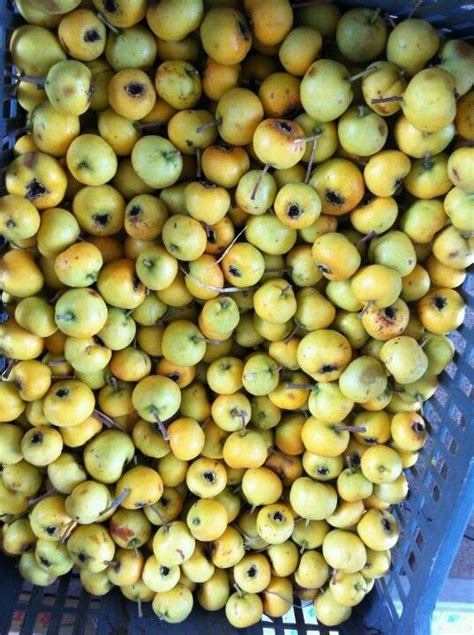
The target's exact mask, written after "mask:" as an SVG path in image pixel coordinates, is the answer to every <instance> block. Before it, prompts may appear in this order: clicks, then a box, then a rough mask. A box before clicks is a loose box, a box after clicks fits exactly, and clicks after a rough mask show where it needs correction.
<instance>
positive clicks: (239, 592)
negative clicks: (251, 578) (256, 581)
mask: <svg viewBox="0 0 474 635" xmlns="http://www.w3.org/2000/svg"><path fill="white" fill-rule="evenodd" d="M232 586H233V587H234V589H235V590H236V591H237V593H238V594H239V598H242V597H244V594H243V591H242V589H241V588H240V587H239V585H238V584H237V582H234V584H233V585H232Z"/></svg>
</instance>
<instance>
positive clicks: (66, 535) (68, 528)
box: [59, 520, 77, 545]
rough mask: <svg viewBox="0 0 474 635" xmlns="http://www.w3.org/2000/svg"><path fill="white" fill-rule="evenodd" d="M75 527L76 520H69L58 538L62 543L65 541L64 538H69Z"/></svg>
mask: <svg viewBox="0 0 474 635" xmlns="http://www.w3.org/2000/svg"><path fill="white" fill-rule="evenodd" d="M76 527H77V522H76V521H75V520H71V522H69V523H68V524H67V525H66V529H65V530H64V533H63V535H62V536H61V538H60V540H59V542H60V543H61V544H62V545H63V544H64V543H65V542H66V540H67V539H68V538H69V536H70V535H71V534H72V532H73V531H74V529H75V528H76Z"/></svg>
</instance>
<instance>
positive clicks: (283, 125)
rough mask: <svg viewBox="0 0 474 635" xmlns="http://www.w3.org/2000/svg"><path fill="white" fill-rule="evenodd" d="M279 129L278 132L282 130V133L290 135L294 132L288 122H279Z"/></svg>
mask: <svg viewBox="0 0 474 635" xmlns="http://www.w3.org/2000/svg"><path fill="white" fill-rule="evenodd" d="M277 128H278V130H281V131H282V132H288V133H290V132H293V126H292V125H291V124H289V123H288V122H286V121H279V122H278V123H277Z"/></svg>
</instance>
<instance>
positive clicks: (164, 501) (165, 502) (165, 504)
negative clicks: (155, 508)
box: [160, 496, 170, 507]
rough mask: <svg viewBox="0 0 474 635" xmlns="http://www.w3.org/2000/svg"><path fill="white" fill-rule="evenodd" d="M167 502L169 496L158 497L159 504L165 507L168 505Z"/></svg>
mask: <svg viewBox="0 0 474 635" xmlns="http://www.w3.org/2000/svg"><path fill="white" fill-rule="evenodd" d="M169 502H170V501H169V498H166V496H162V497H161V498H160V505H161V506H162V507H166V506H167V505H169Z"/></svg>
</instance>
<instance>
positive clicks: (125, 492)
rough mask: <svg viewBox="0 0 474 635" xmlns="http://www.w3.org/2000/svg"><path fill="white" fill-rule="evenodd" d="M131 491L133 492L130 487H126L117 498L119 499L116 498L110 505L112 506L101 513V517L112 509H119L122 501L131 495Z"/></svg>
mask: <svg viewBox="0 0 474 635" xmlns="http://www.w3.org/2000/svg"><path fill="white" fill-rule="evenodd" d="M131 491H132V490H131V489H130V487H124V488H123V490H122V491H121V492H120V494H119V495H118V496H117V498H114V500H113V501H112V502H111V503H110V505H109V506H108V507H106V508H105V509H104V511H103V512H101V513H100V515H101V516H102V514H106V513H107V512H109V511H110V510H111V509H115V508H116V507H118V506H119V505H120V504H121V503H122V501H123V500H124V499H125V498H127V496H128V495H129V494H130V492H131Z"/></svg>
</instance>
